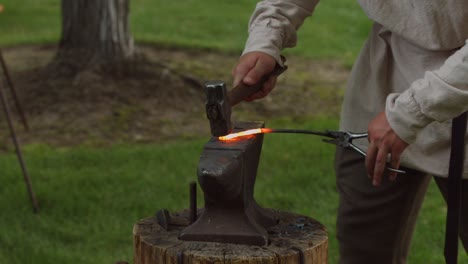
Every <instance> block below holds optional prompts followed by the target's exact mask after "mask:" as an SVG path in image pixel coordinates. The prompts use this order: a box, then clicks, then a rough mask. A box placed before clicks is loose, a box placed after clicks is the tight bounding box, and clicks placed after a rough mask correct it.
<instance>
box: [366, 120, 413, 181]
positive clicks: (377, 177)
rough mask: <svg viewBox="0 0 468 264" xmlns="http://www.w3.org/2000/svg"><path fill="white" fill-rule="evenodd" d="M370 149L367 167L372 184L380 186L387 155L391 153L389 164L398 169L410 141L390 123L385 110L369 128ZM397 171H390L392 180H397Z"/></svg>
mask: <svg viewBox="0 0 468 264" xmlns="http://www.w3.org/2000/svg"><path fill="white" fill-rule="evenodd" d="M367 130H368V131H367V132H368V133H369V135H368V140H369V149H368V150H367V157H366V168H367V174H368V176H369V178H370V179H371V180H372V185H374V186H379V185H380V183H381V181H382V177H383V175H384V173H385V167H387V166H388V165H387V157H388V154H390V162H389V165H390V167H392V168H395V169H397V168H398V167H399V166H400V156H401V153H402V152H403V150H405V148H406V147H407V146H408V143H406V142H405V141H403V140H402V139H401V138H400V137H399V136H398V135H397V134H396V133H395V131H393V129H392V128H391V127H390V124H389V123H388V120H387V117H386V116H385V112H382V113H380V114H379V115H378V116H377V117H376V118H375V119H374V120H372V121H371V122H370V123H369V127H368V128H367ZM396 177H397V173H396V172H389V178H390V180H395V179H396Z"/></svg>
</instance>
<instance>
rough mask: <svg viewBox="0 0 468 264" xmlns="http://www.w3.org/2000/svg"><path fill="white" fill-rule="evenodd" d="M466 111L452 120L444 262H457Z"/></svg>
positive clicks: (454, 263) (450, 263) (449, 263)
mask: <svg viewBox="0 0 468 264" xmlns="http://www.w3.org/2000/svg"><path fill="white" fill-rule="evenodd" d="M466 124H467V112H465V113H463V114H461V115H460V116H458V117H456V118H455V119H453V121H452V143H451V150H450V164H449V175H448V179H447V220H446V226H445V248H444V255H445V262H446V263H447V264H456V263H457V262H458V231H459V225H460V207H461V200H460V198H461V192H462V190H461V182H462V175H463V161H464V159H465V134H466Z"/></svg>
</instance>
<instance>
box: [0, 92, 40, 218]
mask: <svg viewBox="0 0 468 264" xmlns="http://www.w3.org/2000/svg"><path fill="white" fill-rule="evenodd" d="M0 101H1V103H2V107H3V111H4V113H5V118H6V120H7V123H8V128H9V129H10V134H11V138H12V140H13V144H14V145H15V150H16V156H17V157H18V161H19V163H20V166H21V170H22V172H23V178H24V181H25V183H26V188H27V190H28V194H29V198H30V199H31V203H32V207H33V211H34V213H35V214H37V213H39V205H38V202H37V199H36V195H35V194H34V191H33V189H32V184H31V178H30V177H29V174H28V171H27V169H26V164H25V163H24V160H23V155H22V153H21V148H20V145H19V143H18V139H17V137H16V132H15V129H14V127H13V123H12V121H11V115H10V110H9V109H8V105H7V101H6V99H5V95H4V93H3V90H2V87H0Z"/></svg>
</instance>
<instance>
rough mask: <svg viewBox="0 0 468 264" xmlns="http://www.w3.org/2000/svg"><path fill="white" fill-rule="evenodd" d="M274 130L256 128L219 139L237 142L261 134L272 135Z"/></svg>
mask: <svg viewBox="0 0 468 264" xmlns="http://www.w3.org/2000/svg"><path fill="white" fill-rule="evenodd" d="M271 131H272V129H270V128H255V129H249V130H245V131H241V132H237V133H232V134H229V135H227V136H223V137H219V140H222V141H230V140H235V139H237V138H240V137H246V136H250V135H255V134H260V133H270V132H271Z"/></svg>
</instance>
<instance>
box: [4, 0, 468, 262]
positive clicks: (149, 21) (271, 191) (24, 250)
mask: <svg viewBox="0 0 468 264" xmlns="http://www.w3.org/2000/svg"><path fill="white" fill-rule="evenodd" d="M1 4H4V5H5V11H4V12H3V13H1V14H0V32H2V34H1V35H0V45H1V46H8V45H9V46H13V45H19V44H31V43H32V44H42V43H57V41H58V38H59V34H60V15H59V12H60V1H57V0H41V1H36V0H23V1H17V0H3V1H1ZM253 8H254V2H253V1H247V0H238V1H219V0H204V1H197V0H181V1H177V2H175V1H174V2H172V1H163V0H133V1H132V6H131V9H132V14H131V25H132V31H133V33H134V35H135V38H136V39H137V40H138V41H147V42H152V43H159V44H162V45H167V46H179V47H187V48H194V49H199V48H207V49H213V50H216V51H220V52H235V53H239V52H240V51H241V49H242V46H243V43H244V41H245V38H246V32H247V31H246V27H247V20H248V17H249V15H250V13H251V11H252V10H253ZM369 27H370V23H369V21H368V20H367V18H365V16H364V15H363V13H362V11H361V10H360V9H359V7H358V4H357V3H356V1H339V0H328V1H322V3H320V4H319V6H318V7H317V12H316V16H314V17H313V18H311V19H309V20H307V22H306V23H305V25H304V26H303V28H302V30H301V31H300V34H299V43H300V46H299V47H298V48H297V49H294V50H290V51H288V52H290V53H293V54H295V55H298V56H303V57H307V58H313V59H338V60H342V61H343V62H344V63H347V64H349V63H350V62H351V61H352V60H353V59H354V58H355V56H356V54H357V52H358V50H359V48H360V46H361V45H362V43H363V41H364V39H365V36H366V35H367V31H368V29H369ZM268 123H269V124H270V125H271V126H275V127H297V128H311V129H312V128H313V129H332V128H336V126H337V125H336V124H337V120H336V119H333V118H332V119H320V118H319V119H314V120H308V121H306V122H301V121H292V120H271V121H268ZM204 125H206V124H204ZM206 141H207V138H201V139H194V140H181V141H179V142H169V143H165V144H152V145H118V146H113V147H109V148H91V147H85V146H82V147H77V148H63V149H62V148H56V149H54V148H50V147H47V146H42V145H30V146H25V158H26V163H27V165H28V168H29V171H30V174H31V176H32V178H33V186H34V188H35V190H36V194H37V196H38V198H39V201H40V205H41V212H40V214H39V215H37V216H36V215H33V214H32V213H31V208H30V206H29V200H28V199H27V195H26V191H25V188H24V183H23V181H22V178H21V174H20V170H19V167H18V164H17V161H16V158H15V156H14V155H13V153H4V154H2V155H0V168H1V169H2V170H1V172H2V173H1V174H0V183H1V184H0V197H1V199H0V209H1V212H2V213H1V214H0V263H9V264H16V263H17V264H20V263H21V264H26V263H113V262H115V261H117V260H127V261H131V260H132V237H131V232H132V226H133V224H134V223H135V222H136V221H138V220H139V219H141V218H145V217H148V216H151V215H153V214H154V213H155V212H156V211H157V210H158V209H161V208H167V209H169V210H180V209H182V208H186V207H187V204H188V184H189V182H190V181H193V180H195V179H196V175H195V173H196V166H197V162H198V157H199V155H200V153H201V149H202V146H203V144H204V143H205V142H206ZM5 142H8V139H6V140H5ZM332 160H333V147H332V146H330V145H328V144H324V143H321V142H320V140H319V139H317V138H314V137H307V136H304V135H302V136H299V135H297V136H294V135H267V136H266V137H265V142H264V148H263V154H262V160H261V164H260V169H259V175H258V180H257V184H256V197H257V200H258V201H259V203H260V204H262V205H263V206H265V207H274V208H279V209H283V210H290V211H293V212H296V213H302V214H305V215H308V216H312V217H314V218H316V219H317V220H319V221H321V222H322V223H323V224H325V225H326V226H327V228H328V230H329V233H330V236H329V238H330V250H329V258H330V263H336V261H337V258H338V251H337V242H336V239H335V237H334V236H335V228H334V222H335V211H336V207H337V194H336V191H335V182H334V181H335V180H334V176H333V166H332ZM181 161H183V166H182V165H181ZM199 193H200V192H199ZM199 201H201V196H200V199H199ZM199 205H200V206H201V205H202V203H201V202H200V204H199ZM444 223H445V205H444V202H443V200H442V198H441V197H440V195H439V194H438V191H437V190H436V188H435V185H434V184H432V185H431V188H430V190H429V193H428V195H427V198H426V200H425V203H424V208H423V210H422V212H421V215H420V217H419V222H418V226H417V230H416V234H415V239H414V243H413V248H412V251H411V256H410V263H443V239H444V227H445V224H444ZM460 256H461V260H460V263H468V257H467V256H466V254H465V253H460Z"/></svg>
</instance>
